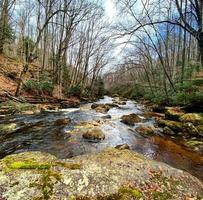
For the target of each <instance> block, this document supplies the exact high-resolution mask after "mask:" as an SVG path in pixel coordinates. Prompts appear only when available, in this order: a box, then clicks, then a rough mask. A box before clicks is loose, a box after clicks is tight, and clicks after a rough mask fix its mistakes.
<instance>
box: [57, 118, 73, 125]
mask: <svg viewBox="0 0 203 200" xmlns="http://www.w3.org/2000/svg"><path fill="white" fill-rule="evenodd" d="M70 122H71V120H70V119H69V118H64V119H57V120H56V121H55V122H54V125H55V126H65V125H68V124H70Z"/></svg>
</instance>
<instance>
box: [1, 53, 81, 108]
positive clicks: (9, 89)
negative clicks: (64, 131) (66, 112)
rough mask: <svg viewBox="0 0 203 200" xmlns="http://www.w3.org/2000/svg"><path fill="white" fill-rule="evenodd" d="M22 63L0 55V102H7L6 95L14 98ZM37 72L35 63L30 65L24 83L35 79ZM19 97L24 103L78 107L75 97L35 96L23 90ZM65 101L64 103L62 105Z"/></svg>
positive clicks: (77, 100)
mask: <svg viewBox="0 0 203 200" xmlns="http://www.w3.org/2000/svg"><path fill="white" fill-rule="evenodd" d="M23 64H24V63H23V61H22V60H16V59H15V58H11V57H8V56H6V55H2V54H1V55H0V101H7V100H9V99H8V95H7V94H9V95H11V96H14V95H15V91H16V88H17V83H18V80H19V76H20V73H21V71H22V70H23ZM38 71H39V66H38V65H37V63H34V64H32V65H30V67H29V70H28V72H27V74H26V76H25V78H24V80H23V81H24V82H26V81H27V80H29V79H35V78H36V77H37V73H38ZM20 96H21V97H22V98H23V99H25V100H26V102H29V103H32V104H38V103H39V104H41V103H42V104H45V103H46V102H47V104H49V103H51V104H54V103H61V102H63V104H69V105H73V106H78V105H79V103H80V99H78V98H77V97H70V98H58V97H55V96H50V95H48V94H40V95H39V94H37V93H35V92H33V93H30V92H26V91H24V90H22V91H21V94H20ZM64 101H65V103H64Z"/></svg>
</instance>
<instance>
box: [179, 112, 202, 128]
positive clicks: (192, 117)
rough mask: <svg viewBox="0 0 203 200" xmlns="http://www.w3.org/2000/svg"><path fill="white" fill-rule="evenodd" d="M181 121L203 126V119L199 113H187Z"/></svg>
mask: <svg viewBox="0 0 203 200" xmlns="http://www.w3.org/2000/svg"><path fill="white" fill-rule="evenodd" d="M180 120H181V121H182V122H190V123H192V124H194V125H200V124H203V117H202V116H201V115H199V114H197V113H187V114H184V115H183V116H182V117H181V118H180Z"/></svg>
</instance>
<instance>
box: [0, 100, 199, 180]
mask: <svg viewBox="0 0 203 200" xmlns="http://www.w3.org/2000/svg"><path fill="white" fill-rule="evenodd" d="M96 103H112V98H111V97H107V96H106V97H104V99H101V100H99V101H98V102H96ZM144 110H145V108H144V106H142V105H138V104H136V102H133V101H127V103H126V105H121V106H119V107H115V108H112V109H110V110H109V111H108V113H107V114H102V113H97V112H96V111H95V110H92V109H91V104H85V105H82V106H81V107H80V108H78V109H71V108H70V109H64V110H60V111H58V112H43V113H39V114H36V115H16V116H8V117H5V118H3V119H0V123H1V124H3V123H5V124H6V123H16V124H17V127H18V128H17V129H16V131H15V132H13V133H12V134H9V135H2V134H1V135H0V158H3V157H4V156H6V155H9V154H13V153H19V152H24V151H43V152H48V153H51V154H53V155H55V156H57V157H58V158H70V157H73V156H77V155H82V154H87V153H94V152H99V151H101V150H103V149H105V148H108V147H115V146H117V145H120V144H128V145H129V146H130V149H131V150H133V151H136V152H139V153H141V154H143V155H145V156H146V157H148V158H151V159H154V160H157V161H161V162H165V163H167V164H169V165H171V166H173V167H175V168H179V169H183V170H186V171H188V172H189V173H191V174H193V175H194V176H196V177H197V178H199V179H200V180H203V156H202V155H200V154H198V153H196V152H193V151H190V150H188V149H187V148H185V147H184V146H182V145H181V144H180V143H179V141H177V140H176V139H172V138H169V137H163V136H160V135H154V136H151V137H143V136H142V135H140V134H139V133H136V131H134V130H135V128H136V127H138V126H140V125H145V124H154V123H155V121H154V120H153V119H148V120H144V117H143V111H144ZM131 113H136V114H138V115H139V116H140V117H141V118H143V122H141V123H137V124H136V125H135V127H131V126H127V125H125V124H123V123H122V122H120V118H121V116H123V115H127V114H131ZM106 115H111V119H105V120H103V118H104V117H105V116H106ZM63 118H70V119H71V124H69V125H67V126H64V127H59V126H56V125H55V123H54V122H55V121H56V120H57V119H63ZM96 120H103V121H104V122H103V123H101V125H100V127H99V128H100V129H101V130H102V131H103V132H104V133H105V139H104V140H102V141H100V142H97V143H96V142H91V141H88V140H86V139H84V138H83V137H82V133H81V134H80V133H78V134H70V132H71V131H72V130H73V129H75V128H76V127H77V125H78V124H80V123H81V122H91V121H96ZM30 124H35V126H27V125H30ZM23 127H25V128H23ZM28 127H29V128H28ZM80 128H81V127H80Z"/></svg>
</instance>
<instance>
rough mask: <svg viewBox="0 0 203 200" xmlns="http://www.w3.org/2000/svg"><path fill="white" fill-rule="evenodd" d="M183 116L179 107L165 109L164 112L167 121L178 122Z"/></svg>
mask: <svg viewBox="0 0 203 200" xmlns="http://www.w3.org/2000/svg"><path fill="white" fill-rule="evenodd" d="M183 115H184V112H183V111H182V110H181V108H180V107H167V110H166V112H165V118H166V119H168V120H174V121H179V120H180V118H181V117H182V116H183Z"/></svg>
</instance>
